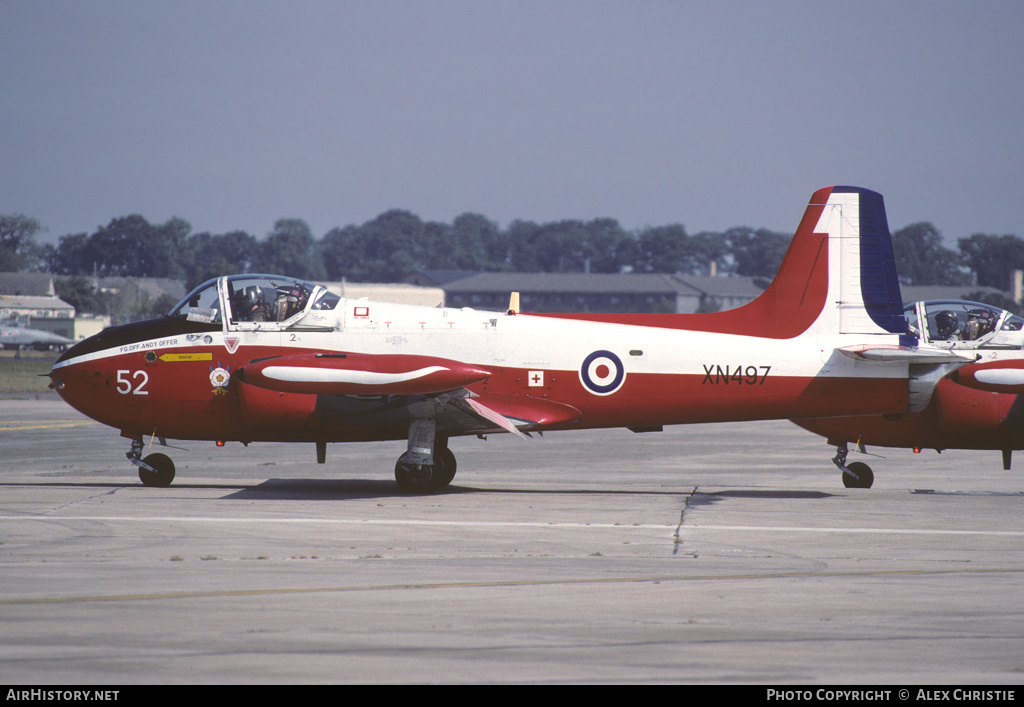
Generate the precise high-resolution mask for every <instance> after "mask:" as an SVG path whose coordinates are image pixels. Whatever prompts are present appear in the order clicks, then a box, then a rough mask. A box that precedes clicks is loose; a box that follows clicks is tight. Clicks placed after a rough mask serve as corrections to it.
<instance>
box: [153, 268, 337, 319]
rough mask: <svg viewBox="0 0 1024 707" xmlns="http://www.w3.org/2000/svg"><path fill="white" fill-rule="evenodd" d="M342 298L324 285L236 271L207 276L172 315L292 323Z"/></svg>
mask: <svg viewBox="0 0 1024 707" xmlns="http://www.w3.org/2000/svg"><path fill="white" fill-rule="evenodd" d="M339 301H340V298H339V297H338V296H337V295H335V294H332V293H331V292H328V291H327V290H326V289H325V288H324V287H322V286H320V285H314V284H312V283H309V282H305V281H303V280H297V279H295V278H292V277H283V276H279V275H232V276H229V277H221V278H215V279H213V280H207V281H206V282H204V283H203V284H202V285H200V286H199V287H197V288H195V289H194V290H192V292H190V293H188V295H186V296H185V299H183V300H182V301H181V302H179V303H178V304H177V305H175V306H174V308H173V309H171V311H170V312H168V315H167V316H169V317H172V318H175V319H184V320H186V321H190V322H201V323H207V324H218V325H221V326H223V325H224V322H225V321H227V323H228V325H229V326H231V327H234V326H239V325H241V324H242V323H244V322H269V323H276V324H277V325H279V326H289V325H291V324H294V323H296V322H297V321H299V320H300V319H303V318H304V315H305V314H306V313H308V312H310V311H312V310H320V311H322V310H333V309H334V308H335V307H336V306H337V304H338V302H339Z"/></svg>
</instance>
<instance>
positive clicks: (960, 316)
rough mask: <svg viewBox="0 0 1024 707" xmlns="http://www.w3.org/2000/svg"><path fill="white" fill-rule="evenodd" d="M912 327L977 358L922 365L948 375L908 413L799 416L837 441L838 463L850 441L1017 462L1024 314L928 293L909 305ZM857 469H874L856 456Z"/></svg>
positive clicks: (924, 337)
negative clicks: (992, 454)
mask: <svg viewBox="0 0 1024 707" xmlns="http://www.w3.org/2000/svg"><path fill="white" fill-rule="evenodd" d="M904 312H905V314H906V317H907V321H908V322H909V325H910V331H911V332H912V333H914V334H915V335H917V336H919V337H920V340H921V343H922V344H924V345H926V346H933V347H937V348H945V349H948V350H950V351H953V352H957V353H959V354H962V355H965V356H968V357H969V356H974V357H975V358H976V359H977V360H976V361H975V362H974V363H971V364H969V365H965V366H963V367H960V368H956V369H955V370H953V371H952V372H950V371H949V369H948V368H943V367H937V368H936V370H935V371H928V370H927V369H924V368H919V369H918V373H919V374H920V375H928V376H930V377H932V378H933V379H934V378H936V377H937V376H938V377H941V380H939V381H938V384H937V385H936V388H935V392H934V393H933V394H932V396H931V399H930V400H929V401H928V404H927V405H926V406H925V408H924V409H923V410H921V411H920V412H916V413H913V414H909V415H884V416H883V415H867V416H862V417H828V418H819V419H814V418H808V419H802V420H794V422H796V424H798V425H800V426H801V427H803V428H805V429H807V430H810V431H811V432H814V433H816V434H819V435H821V436H823V437H825V438H827V439H828V443H829V444H831V445H835V446H836V447H837V450H838V451H837V452H836V457H835V458H834V459H833V461H835V462H836V463H837V464H840V465H841V466H846V455H847V453H848V452H849V446H848V445H849V444H855V445H856V448H857V449H858V450H859V451H862V452H866V451H867V447H870V446H879V447H899V448H905V449H913V450H914V451H915V452H920V451H921V450H922V449H935V450H938V451H939V452H941V451H942V450H944V449H978V450H982V449H992V450H999V451H1001V452H1002V455H1003V468H1004V469H1009V468H1010V459H1011V456H1012V454H1013V450H1015V449H1024V399H1022V398H1021V396H1020V394H1021V393H1024V319H1022V318H1021V317H1018V316H1016V315H1014V314H1011V313H1010V312H1008V311H1006V310H1004V309H1000V308H998V307H993V306H992V305H988V304H981V303H979V302H966V301H962V300H929V301H926V302H914V303H913V304H908V305H907V306H906V307H905V309H904ZM848 468H850V469H853V470H854V472H855V473H857V475H858V476H870V475H871V474H872V473H873V472H872V471H871V469H870V467H869V466H868V465H867V464H865V463H864V462H860V461H857V462H851V463H850V464H849V467H848Z"/></svg>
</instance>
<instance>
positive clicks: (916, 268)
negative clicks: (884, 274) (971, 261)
mask: <svg viewBox="0 0 1024 707" xmlns="http://www.w3.org/2000/svg"><path fill="white" fill-rule="evenodd" d="M892 243H893V251H894V252H895V255H896V272H897V273H899V278H900V282H902V283H904V284H907V285H966V284H969V283H970V274H969V273H968V272H966V271H965V270H964V269H963V268H962V266H961V261H960V258H959V256H958V255H957V254H956V252H955V251H952V250H949V249H948V248H946V247H944V246H943V245H942V234H941V233H939V231H938V229H937V228H935V226H933V225H932V224H930V223H926V222H921V223H913V224H911V225H909V226H906V227H905V228H901V229H900V230H898V231H896V232H895V233H894V234H893V235H892Z"/></svg>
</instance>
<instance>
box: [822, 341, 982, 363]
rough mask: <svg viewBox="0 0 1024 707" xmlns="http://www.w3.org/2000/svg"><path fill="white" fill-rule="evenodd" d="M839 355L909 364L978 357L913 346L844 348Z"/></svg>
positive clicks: (947, 350)
mask: <svg viewBox="0 0 1024 707" xmlns="http://www.w3.org/2000/svg"><path fill="white" fill-rule="evenodd" d="M837 351H839V353H841V354H843V355H844V356H847V357H849V358H852V359H854V360H857V361H888V362H893V361H906V362H908V363H971V362H973V361H977V360H978V357H977V356H976V355H971V356H965V355H963V354H959V353H957V352H955V351H951V350H949V349H933V348H919V347H912V346H897V345H895V344H893V345H888V346H878V345H872V344H867V345H861V346H844V347H842V348H840V349H837Z"/></svg>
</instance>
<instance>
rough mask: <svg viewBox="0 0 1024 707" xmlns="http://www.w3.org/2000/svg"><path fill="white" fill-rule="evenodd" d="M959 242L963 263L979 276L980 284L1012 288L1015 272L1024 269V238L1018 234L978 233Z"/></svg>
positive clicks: (1003, 288) (1004, 288)
mask: <svg viewBox="0 0 1024 707" xmlns="http://www.w3.org/2000/svg"><path fill="white" fill-rule="evenodd" d="M958 243H959V246H960V255H961V257H962V258H963V262H965V263H966V264H967V265H968V266H970V268H971V270H973V271H974V273H975V274H976V275H977V278H978V284H979V285H982V286H985V287H996V288H999V289H1000V290H1009V289H1010V287H1011V285H1012V282H1011V277H1012V273H1013V271H1014V270H1022V269H1024V240H1022V239H1020V238H1019V237H1017V236H1013V235H1005V236H993V235H987V234H984V233H976V234H974V235H973V236H971V237H970V238H961V239H960V240H959V241H958Z"/></svg>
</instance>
